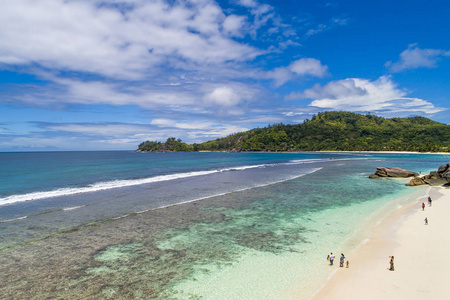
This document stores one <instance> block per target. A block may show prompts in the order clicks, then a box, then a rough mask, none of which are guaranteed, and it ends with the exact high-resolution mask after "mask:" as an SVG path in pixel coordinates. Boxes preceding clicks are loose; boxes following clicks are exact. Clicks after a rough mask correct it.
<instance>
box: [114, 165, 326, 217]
mask: <svg viewBox="0 0 450 300" xmlns="http://www.w3.org/2000/svg"><path fill="white" fill-rule="evenodd" d="M321 169H322V168H314V169H311V170H309V171H308V172H306V173H303V174H300V175H295V176H290V177H288V178H285V179H282V180H278V181H274V182H269V183H264V184H260V185H255V186H251V187H246V188H242V189H237V190H233V191H227V192H224V193H218V194H213V195H208V196H204V197H200V198H196V199H192V200H187V201H183V202H177V203H172V204H167V205H162V206H158V207H153V208H149V209H146V210H142V211H138V212H135V214H143V213H146V212H149V211H152V210H157V209H163V208H168V207H172V206H177V205H182V204H187V203H192V202H197V201H202V200H206V199H211V198H214V197H220V196H225V195H227V194H230V193H238V192H243V191H246V190H250V189H254V188H258V187H264V186H268V185H272V184H277V183H280V182H284V181H287V180H292V179H295V178H299V177H302V176H305V175H307V174H311V173H314V172H317V171H319V170H321ZM129 215H130V214H125V215H123V216H119V217H115V218H112V219H113V220H118V219H122V218H126V217H128V216H129Z"/></svg>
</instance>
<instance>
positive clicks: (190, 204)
mask: <svg viewBox="0 0 450 300" xmlns="http://www.w3.org/2000/svg"><path fill="white" fill-rule="evenodd" d="M447 161H448V157H445V156H443V155H438V154H436V155H430V154H426V155H425V154H388V153H332V152H330V153H328V152H326V153H216V152H200V153H134V152H127V151H111V152H108V151H107V152H36V153H0V162H1V164H0V266H1V267H0V281H1V282H2V283H3V285H2V286H0V298H8V299H24V298H35V299H41V298H46V297H48V296H49V295H50V296H51V297H52V298H70V299H88V298H96V299H282V298H283V295H287V294H289V291H290V290H292V289H295V290H298V291H300V292H299V294H298V298H297V299H307V298H308V296H310V295H311V294H312V293H313V292H314V291H315V290H316V289H317V288H318V287H319V286H320V284H321V283H323V282H324V281H325V280H326V277H327V276H328V275H329V273H330V269H329V266H327V264H326V260H325V257H326V255H327V254H328V253H329V252H335V253H341V252H342V251H346V252H347V251H351V250H352V249H354V248H355V247H357V246H358V244H360V243H362V242H364V240H365V238H366V237H365V235H366V234H367V232H366V231H365V229H367V228H369V227H370V226H369V225H370V224H369V223H370V222H377V221H379V220H380V219H381V218H382V217H383V215H384V214H385V213H387V212H389V211H391V210H393V209H397V208H398V207H401V205H402V204H403V203H405V202H406V201H411V199H414V200H417V201H421V199H425V197H426V196H427V195H426V193H427V189H426V188H423V187H406V186H405V183H406V181H405V180H404V179H385V178H383V179H369V178H368V176H369V174H371V173H374V172H375V170H376V167H377V166H390V167H401V168H405V169H408V170H411V171H415V172H422V173H427V172H430V171H433V170H437V168H438V167H439V166H440V165H442V164H445V163H447Z"/></svg>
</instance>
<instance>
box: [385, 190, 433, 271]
mask: <svg viewBox="0 0 450 300" xmlns="http://www.w3.org/2000/svg"><path fill="white" fill-rule="evenodd" d="M431 203H432V200H431V197H430V196H428V206H431ZM422 210H425V203H423V202H422ZM424 222H425V225H428V218H427V217H425V220H424ZM389 259H390V260H389V271H394V256H389Z"/></svg>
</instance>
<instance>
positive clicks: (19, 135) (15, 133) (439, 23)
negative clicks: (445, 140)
mask: <svg viewBox="0 0 450 300" xmlns="http://www.w3.org/2000/svg"><path fill="white" fill-rule="evenodd" d="M449 15H450V1H447V0H435V1H430V0H427V1H422V0H408V1H405V0H396V1H392V0H389V1H385V0H376V1H375V0H364V1H361V0H357V1H356V0H339V1H338V0H336V1H331V0H330V1H328V0H324V1H322V0H284V1H275V0H274V1H271V0H267V1H263V0H218V1H215V0H186V1H177V0H122V1H121V0H109V1H102V0H76V1H75V0H39V1H36V0H14V1H11V0H0V151H71V150H76V151H82V150H86V151H88V150H134V149H137V147H138V145H139V144H140V143H141V142H143V141H146V140H150V141H165V140H166V139H167V138H169V137H175V138H177V139H178V138H179V139H181V140H182V141H183V142H187V143H201V142H204V141H208V140H213V139H216V138H221V137H225V136H228V135H230V134H233V133H236V132H242V131H246V130H250V129H253V128H256V127H265V126H267V125H269V124H276V123H284V124H297V123H302V122H303V121H304V120H306V119H311V117H312V116H313V115H314V114H317V113H318V112H324V111H335V110H338V111H352V112H356V113H362V114H368V113H370V114H373V115H377V116H381V117H386V118H392V117H411V116H424V117H427V118H430V119H432V120H435V121H438V122H441V123H444V124H449V123H450V113H449V108H450V104H449V103H450V101H449V100H450V36H449V33H450V22H449V21H448V16H449Z"/></svg>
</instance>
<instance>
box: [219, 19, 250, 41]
mask: <svg viewBox="0 0 450 300" xmlns="http://www.w3.org/2000/svg"><path fill="white" fill-rule="evenodd" d="M246 21H247V17H245V16H238V15H229V16H227V17H226V18H225V20H224V21H223V24H222V26H223V30H224V32H225V33H226V34H228V35H230V36H236V37H242V36H244V29H245V27H246Z"/></svg>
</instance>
